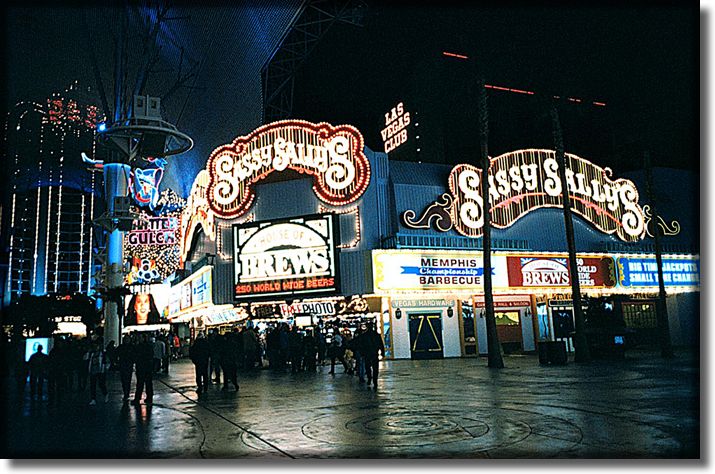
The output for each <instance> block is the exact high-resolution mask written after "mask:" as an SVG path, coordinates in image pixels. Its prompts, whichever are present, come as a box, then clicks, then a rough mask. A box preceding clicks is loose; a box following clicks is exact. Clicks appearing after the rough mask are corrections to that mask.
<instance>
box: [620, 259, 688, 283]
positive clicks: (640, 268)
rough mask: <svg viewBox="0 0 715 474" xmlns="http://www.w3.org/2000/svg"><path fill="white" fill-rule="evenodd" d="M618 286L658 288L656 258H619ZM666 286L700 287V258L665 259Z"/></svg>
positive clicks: (664, 278)
mask: <svg viewBox="0 0 715 474" xmlns="http://www.w3.org/2000/svg"><path fill="white" fill-rule="evenodd" d="M616 263H617V267H618V284H619V285H621V286H623V287H634V286H642V287H654V286H658V265H657V263H656V260H655V258H653V257H649V258H636V257H619V258H618V259H617V260H616ZM663 282H664V286H668V287H672V286H693V287H699V286H700V257H684V258H669V257H664V258H663Z"/></svg>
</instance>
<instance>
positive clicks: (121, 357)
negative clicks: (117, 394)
mask: <svg viewBox="0 0 715 474" xmlns="http://www.w3.org/2000/svg"><path fill="white" fill-rule="evenodd" d="M132 339H133V337H130V336H124V337H123V338H122V343H121V344H119V347H117V354H116V355H117V366H118V367H119V378H120V380H121V381H122V393H123V394H124V397H123V398H122V401H123V402H124V403H127V402H129V392H130V391H131V388H132V374H133V373H134V352H135V351H136V343H135V341H133V340H132Z"/></svg>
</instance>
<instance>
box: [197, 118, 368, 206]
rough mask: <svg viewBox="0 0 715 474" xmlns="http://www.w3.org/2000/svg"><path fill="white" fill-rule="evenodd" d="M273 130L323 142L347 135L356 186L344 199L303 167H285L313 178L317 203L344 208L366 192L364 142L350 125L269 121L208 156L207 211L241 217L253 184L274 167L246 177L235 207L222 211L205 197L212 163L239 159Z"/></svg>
mask: <svg viewBox="0 0 715 474" xmlns="http://www.w3.org/2000/svg"><path fill="white" fill-rule="evenodd" d="M276 129H287V130H289V129H299V130H304V131H308V132H312V133H314V134H315V135H316V136H317V137H318V138H321V139H323V140H327V139H328V138H329V137H333V136H336V135H339V134H341V133H343V134H348V135H349V136H350V137H351V138H353V139H354V140H353V143H354V146H353V147H352V154H353V159H354V165H355V181H354V183H356V184H357V186H356V188H355V190H354V191H353V192H352V193H351V194H350V195H348V196H341V195H335V194H333V193H331V191H330V190H329V189H328V188H327V186H326V185H325V182H324V180H323V177H322V176H321V175H320V174H319V173H317V172H316V171H314V170H312V169H308V168H303V167H302V166H300V165H288V167H287V168H290V169H292V170H294V171H297V172H298V173H304V174H308V175H310V176H312V177H313V192H315V195H316V196H317V197H318V199H320V200H321V201H323V202H325V203H326V204H329V205H331V206H344V205H347V204H350V203H352V202H354V201H356V200H357V199H358V198H360V196H362V194H363V193H364V192H365V190H366V189H367V187H368V185H369V184H370V163H369V162H368V160H367V156H365V153H364V152H363V149H364V146H365V145H364V140H363V137H362V134H360V132H359V131H358V130H357V129H356V128H355V127H353V126H352V125H337V126H333V125H330V124H329V123H326V122H320V123H318V124H314V123H311V122H307V121H304V120H280V121H278V122H272V123H269V124H266V125H263V126H261V127H259V128H257V129H255V130H253V131H252V132H251V133H249V134H248V135H245V136H240V137H237V138H236V139H234V141H233V142H232V143H230V144H226V145H222V146H220V147H218V148H216V149H215V150H214V151H213V152H212V153H211V155H210V156H209V159H208V162H207V164H206V169H207V171H208V173H209V183H208V186H207V190H206V196H207V201H208V203H209V207H210V209H211V210H212V211H213V212H214V213H215V214H216V215H218V216H220V217H223V218H236V217H240V216H242V215H243V214H245V213H246V212H247V211H248V210H249V209H250V208H251V205H252V204H253V201H254V199H255V191H254V186H253V185H254V184H256V183H257V182H259V181H261V180H263V179H265V178H266V177H267V176H268V175H269V174H271V173H273V172H275V171H276V170H275V169H274V168H270V169H268V170H265V171H264V172H263V173H261V174H260V175H258V176H255V177H253V178H249V179H247V180H246V181H244V182H243V184H244V190H243V193H240V194H239V197H240V201H239V202H238V204H237V205H234V206H233V207H232V209H231V210H229V211H226V210H224V209H221V208H220V207H218V206H217V205H215V203H214V201H213V199H210V198H209V196H212V195H213V188H214V187H215V185H216V180H215V176H214V173H213V169H214V164H215V161H216V159H217V158H218V156H219V155H221V154H223V153H228V154H229V155H231V156H239V155H240V154H241V153H243V150H244V148H246V147H248V146H249V145H250V144H252V143H253V142H254V141H257V140H259V139H260V138H261V136H262V135H263V134H265V133H268V132H270V131H273V130H276Z"/></svg>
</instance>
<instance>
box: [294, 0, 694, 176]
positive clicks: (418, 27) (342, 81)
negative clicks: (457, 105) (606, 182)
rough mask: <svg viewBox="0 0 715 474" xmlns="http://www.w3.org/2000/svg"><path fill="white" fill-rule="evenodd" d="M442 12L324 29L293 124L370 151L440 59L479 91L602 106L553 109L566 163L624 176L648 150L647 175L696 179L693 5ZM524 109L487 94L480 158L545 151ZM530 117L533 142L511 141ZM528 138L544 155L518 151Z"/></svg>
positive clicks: (522, 137) (388, 12) (371, 14)
mask: <svg viewBox="0 0 715 474" xmlns="http://www.w3.org/2000/svg"><path fill="white" fill-rule="evenodd" d="M373 3H377V2H373ZM446 5H448V6H438V7H437V6H418V4H414V5H399V6H398V5H395V4H389V5H387V6H378V5H371V8H370V9H369V11H368V14H367V16H366V18H365V26H364V27H362V28H359V27H354V26H350V25H335V26H333V28H332V29H331V30H330V31H329V32H328V34H327V35H326V36H325V38H324V40H323V41H322V42H321V43H320V44H319V46H318V47H317V48H316V50H315V51H313V53H312V54H311V57H310V59H309V61H308V63H307V64H306V66H305V67H304V69H303V70H302V71H301V74H299V76H298V78H299V80H298V81H297V82H296V99H295V109H294V112H295V114H296V115H297V116H304V117H305V118H311V119H318V118H319V117H323V119H324V120H328V121H332V122H343V121H345V122H348V123H353V124H354V125H356V126H358V128H360V129H361V130H362V131H363V134H364V135H365V136H366V141H367V144H368V146H370V147H371V148H373V149H380V148H381V146H382V143H381V140H380V137H379V135H378V132H379V129H380V128H381V127H382V125H383V124H382V123H381V120H382V114H383V113H384V112H386V111H388V110H389V107H391V106H393V105H395V104H396V103H397V102H399V101H400V100H401V98H402V97H403V96H404V95H405V91H406V90H407V84H408V82H409V77H411V75H412V74H413V72H414V70H415V68H419V67H425V64H433V63H430V62H429V61H427V62H426V63H425V58H441V59H442V60H444V61H455V60H454V59H449V58H443V57H441V53H442V51H451V52H457V53H461V54H464V55H467V56H469V58H470V60H472V58H473V59H475V60H477V61H478V63H479V66H480V67H481V68H482V70H483V71H484V74H485V79H486V82H487V83H491V84H495V85H501V86H507V87H512V88H518V89H524V90H530V91H535V92H536V93H537V94H541V97H547V96H550V95H562V96H571V97H575V98H581V99H584V100H587V101H589V102H592V101H599V102H604V103H606V104H607V106H606V107H605V108H604V107H596V106H593V105H575V104H574V103H563V104H562V106H561V109H560V110H561V114H562V121H563V128H564V140H565V143H566V148H567V150H566V151H571V152H578V154H580V155H582V156H584V157H586V158H591V159H593V160H594V161H598V162H599V163H602V164H603V165H605V166H611V167H613V168H614V170H619V169H620V170H630V169H634V168H638V167H640V166H642V151H643V150H644V149H648V150H649V151H650V153H651V155H652V157H653V161H654V163H656V164H660V165H663V166H672V167H685V168H689V169H692V170H698V169H699V153H698V149H699V141H698V137H699V129H698V124H699V117H698V111H699V104H698V98H699V93H698V83H699V82H698V81H699V57H698V53H699V36H698V32H699V24H698V10H696V9H695V6H694V5H690V6H686V7H684V6H678V7H675V6H658V7H655V6H650V7H647V6H638V7H632V8H625V7H611V6H600V7H574V6H572V7H556V6H553V5H552V6H546V7H527V6H519V7H501V8H500V7H483V6H480V5H479V4H476V5H474V6H471V5H469V4H467V3H460V4H446ZM435 87H438V86H435ZM507 96H508V97H507ZM535 97H536V96H533V97H532V96H523V95H517V94H509V93H503V92H490V98H489V103H490V111H489V113H490V116H491V119H492V120H491V125H490V126H491V127H492V130H491V134H490V143H489V147H490V154H492V155H495V154H499V153H504V152H508V151H512V150H513V149H515V148H518V147H522V146H542V145H547V146H552V145H550V140H551V139H550V136H549V135H550V129H549V128H548V125H549V122H548V121H547V120H546V117H547V116H546V115H545V114H543V104H542V102H540V100H541V99H536V98H535ZM538 114H542V115H544V117H542V118H539V119H534V120H533V122H534V123H535V127H536V130H533V131H528V132H527V131H525V130H523V129H522V130H520V129H519V122H517V121H516V117H519V116H523V115H530V116H534V115H538ZM529 133H532V134H533V135H536V136H537V139H538V136H543V137H544V138H543V139H544V140H546V142H547V143H539V144H537V143H533V144H532V145H529V143H531V142H533V141H534V140H535V139H534V138H533V137H531V136H529ZM574 148H575V149H574Z"/></svg>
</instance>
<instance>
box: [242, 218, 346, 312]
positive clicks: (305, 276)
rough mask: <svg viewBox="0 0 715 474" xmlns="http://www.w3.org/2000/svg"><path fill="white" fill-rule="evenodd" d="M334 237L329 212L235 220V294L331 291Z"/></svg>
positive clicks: (266, 295)
mask: <svg viewBox="0 0 715 474" xmlns="http://www.w3.org/2000/svg"><path fill="white" fill-rule="evenodd" d="M337 238H338V236H337V230H336V219H335V216H334V215H332V214H322V215H315V216H306V217H300V218H294V219H288V220H281V221H271V222H256V223H250V224H236V225H234V226H233V241H234V288H235V293H234V296H235V299H236V300H247V299H257V298H262V297H263V298H271V297H278V296H280V297H286V296H291V295H323V294H330V293H335V292H336V291H338V289H339V271H338V254H337V251H336V246H335V242H336V241H337V240H336V239H337Z"/></svg>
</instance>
